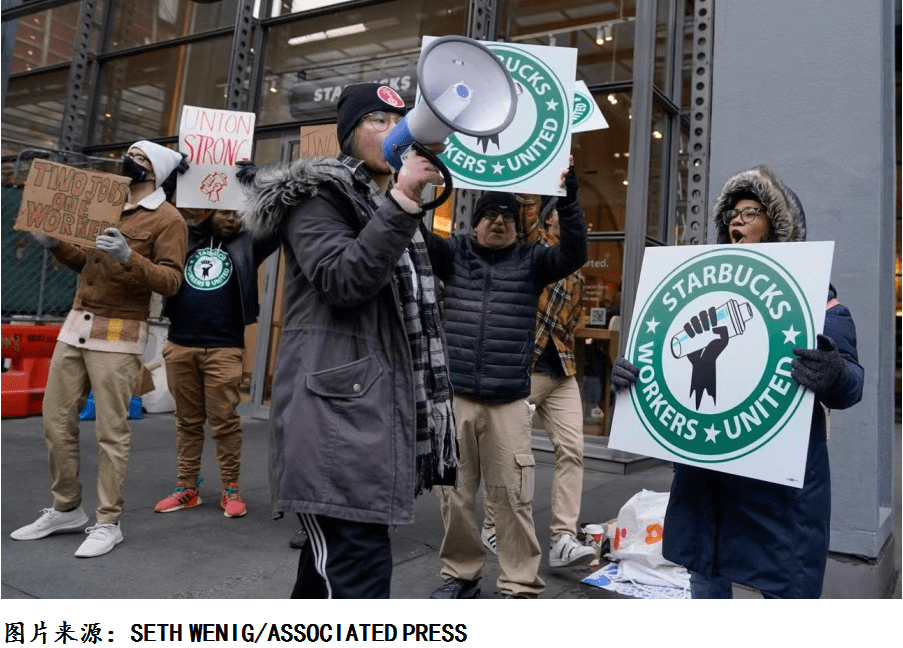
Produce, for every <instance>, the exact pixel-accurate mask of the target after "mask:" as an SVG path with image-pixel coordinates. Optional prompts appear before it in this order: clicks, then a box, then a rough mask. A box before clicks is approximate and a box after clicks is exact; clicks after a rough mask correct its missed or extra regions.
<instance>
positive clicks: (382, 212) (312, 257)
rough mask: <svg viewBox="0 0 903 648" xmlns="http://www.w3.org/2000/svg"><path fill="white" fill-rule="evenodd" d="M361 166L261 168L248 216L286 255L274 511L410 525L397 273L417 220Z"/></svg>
mask: <svg viewBox="0 0 903 648" xmlns="http://www.w3.org/2000/svg"><path fill="white" fill-rule="evenodd" d="M359 165H360V162H359V161H358V160H354V159H353V158H349V157H347V156H341V158H340V160H336V159H333V158H326V159H324V160H319V161H307V160H302V161H300V162H294V163H292V164H290V165H279V166H276V167H270V168H267V169H261V170H260V171H259V172H258V174H257V177H256V179H255V182H254V187H255V188H254V190H253V192H252V193H251V195H250V202H249V204H248V205H246V206H245V207H244V208H243V209H242V210H241V216H242V219H243V221H244V223H245V226H246V227H248V228H249V229H250V230H251V231H254V232H257V233H258V235H263V234H265V233H266V232H268V231H275V232H277V233H278V234H279V236H280V238H281V239H282V245H283V252H284V255H285V287H284V292H285V312H284V314H283V329H282V335H281V339H280V341H279V354H278V358H277V361H276V373H275V376H274V380H273V395H272V405H271V409H270V420H271V427H272V439H271V446H270V486H271V491H272V497H273V509H274V513H275V514H277V515H280V514H282V513H283V512H286V511H294V512H298V513H311V514H316V515H326V516H330V517H335V518H339V519H343V520H350V521H355V522H364V523H378V524H387V525H397V524H409V523H411V522H412V521H413V502H414V491H415V464H416V455H415V452H416V450H415V434H416V429H415V394H414V379H413V371H412V359H411V350H410V346H409V343H408V340H407V336H406V333H405V327H404V322H403V319H402V312H401V302H400V297H399V291H398V287H397V286H396V285H395V279H394V276H395V275H394V269H395V265H396V262H397V261H398V259H399V258H400V257H401V255H402V253H403V251H404V249H405V248H406V247H407V245H408V244H409V243H410V242H411V238H412V236H413V234H414V231H415V230H416V229H417V227H418V226H419V225H420V222H421V221H420V218H418V217H415V216H412V215H410V214H408V213H406V212H404V211H403V210H402V209H401V208H400V207H398V206H397V205H396V204H395V203H394V202H393V201H391V200H389V199H387V198H385V196H383V194H382V193H380V192H378V189H377V187H376V185H375V184H373V183H372V182H369V183H368V182H367V177H366V173H365V172H364V171H363V169H361V168H360V166H359ZM367 195H370V196H371V197H372V198H373V199H374V200H375V201H376V202H377V203H381V204H380V206H379V207H378V208H377V209H374V208H373V207H372V206H371V205H370V204H369V202H368V200H367V199H366V196H367Z"/></svg>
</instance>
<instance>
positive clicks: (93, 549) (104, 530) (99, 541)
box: [75, 522, 122, 558]
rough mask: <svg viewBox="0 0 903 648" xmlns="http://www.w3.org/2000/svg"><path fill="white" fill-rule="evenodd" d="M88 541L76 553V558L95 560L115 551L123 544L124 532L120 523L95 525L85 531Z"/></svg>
mask: <svg viewBox="0 0 903 648" xmlns="http://www.w3.org/2000/svg"><path fill="white" fill-rule="evenodd" d="M85 533H87V534H89V535H88V539H87V540H85V541H84V542H83V543H82V546H80V547H79V548H78V551H76V552H75V557H76V558H95V557H96V556H102V555H104V554H105V553H110V552H111V551H113V547H115V546H116V545H118V544H119V543H120V542H122V531H121V530H120V529H119V522H117V523H116V524H95V525H94V526H92V527H88V528H87V529H85Z"/></svg>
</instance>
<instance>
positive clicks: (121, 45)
mask: <svg viewBox="0 0 903 648" xmlns="http://www.w3.org/2000/svg"><path fill="white" fill-rule="evenodd" d="M237 8H238V0H220V1H219V2H194V1H193V0H128V2H117V3H115V4H114V5H113V28H112V30H111V33H110V35H109V42H108V44H107V51H115V50H120V49H128V48H129V47H139V46H141V45H151V44H153V43H159V42H162V41H168V40H172V39H174V38H181V37H183V36H192V35H194V34H203V33H204V32H208V31H213V30H216V29H222V28H225V27H232V26H234V25H235V15H236V11H237ZM214 60H215V61H221V60H222V59H211V61H214ZM225 61H226V62H228V61H229V59H228V58H226V59H225Z"/></svg>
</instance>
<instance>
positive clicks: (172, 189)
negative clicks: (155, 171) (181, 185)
mask: <svg viewBox="0 0 903 648" xmlns="http://www.w3.org/2000/svg"><path fill="white" fill-rule="evenodd" d="M190 166H191V165H190V164H189V163H188V154H187V153H182V160H181V162H179V166H177V167H176V168H175V169H173V170H172V173H170V174H169V175H168V176H166V180H164V181H163V182H162V184H161V185H160V186H161V187H162V188H163V192H164V193H165V194H166V199H167V200H172V197H173V195H174V194H175V193H176V185H177V184H178V178H179V176H180V175H182V174H183V173H185V172H186V171H188V168H189V167H190Z"/></svg>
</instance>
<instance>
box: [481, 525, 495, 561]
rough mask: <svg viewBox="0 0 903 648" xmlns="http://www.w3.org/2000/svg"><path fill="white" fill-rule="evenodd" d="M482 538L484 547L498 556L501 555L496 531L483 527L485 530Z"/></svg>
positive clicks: (482, 532)
mask: <svg viewBox="0 0 903 648" xmlns="http://www.w3.org/2000/svg"><path fill="white" fill-rule="evenodd" d="M480 538H481V539H482V540H483V545H484V546H485V547H486V548H487V549H489V551H491V552H492V553H494V554H495V555H496V556H497V555H498V554H499V547H498V544H497V542H496V537H495V529H490V528H488V527H483V530H482V531H480Z"/></svg>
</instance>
